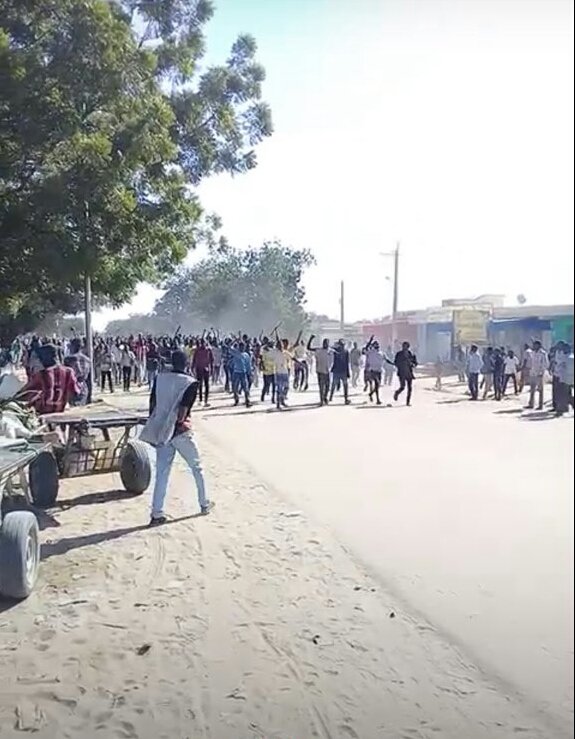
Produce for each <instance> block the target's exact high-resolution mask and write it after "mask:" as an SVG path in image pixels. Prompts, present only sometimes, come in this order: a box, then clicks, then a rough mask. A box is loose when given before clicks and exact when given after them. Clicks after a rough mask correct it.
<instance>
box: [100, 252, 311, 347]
mask: <svg viewBox="0 0 575 739" xmlns="http://www.w3.org/2000/svg"><path fill="white" fill-rule="evenodd" d="M313 262H314V260H313V257H312V255H311V254H310V252H308V251H298V250H295V249H291V248H289V247H285V246H283V245H282V244H281V243H280V242H266V243H265V244H264V245H263V246H262V248H261V249H249V250H247V251H236V250H229V251H228V252H226V253H224V254H221V255H218V256H217V257H212V258H209V259H206V260H204V261H201V262H199V263H198V264H196V265H194V266H193V267H191V268H190V269H187V270H185V271H183V272H181V273H179V274H178V275H177V276H176V277H174V279H173V280H172V281H171V282H170V283H169V287H168V290H167V292H166V293H165V294H164V296H163V297H162V298H161V299H160V300H159V301H158V302H157V303H156V306H155V309H154V312H153V314H152V316H150V317H149V318H148V319H144V318H143V317H133V318H131V319H128V320H127V321H126V322H114V325H113V326H112V325H109V326H108V329H107V331H108V332H110V331H115V332H119V333H122V334H126V333H131V332H133V331H134V329H135V330H138V331H150V332H158V333H172V332H174V331H175V330H176V329H177V328H178V327H179V326H180V327H181V329H182V331H183V332H185V333H188V332H199V331H202V330H203V329H204V328H210V327H211V326H213V327H216V328H218V329H220V330H222V331H224V332H227V331H233V332H237V331H240V330H241V331H247V332H248V333H252V334H259V333H260V331H264V332H266V331H271V329H272V328H273V327H274V326H275V325H277V324H278V323H280V322H281V324H282V331H285V332H286V333H288V334H294V335H295V334H296V333H297V332H298V330H299V329H300V328H302V327H303V326H304V325H305V323H306V314H305V291H304V288H303V287H302V284H301V281H302V276H303V272H304V270H305V268H306V267H308V266H310V265H311V264H313ZM138 326H139V327H138Z"/></svg>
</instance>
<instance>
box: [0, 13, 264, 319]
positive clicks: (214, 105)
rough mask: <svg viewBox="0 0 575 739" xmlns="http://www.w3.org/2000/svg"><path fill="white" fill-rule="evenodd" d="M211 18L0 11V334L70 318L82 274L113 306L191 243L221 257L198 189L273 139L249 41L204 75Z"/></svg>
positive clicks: (238, 168) (250, 162) (157, 276)
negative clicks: (40, 319) (58, 314)
mask: <svg viewBox="0 0 575 739" xmlns="http://www.w3.org/2000/svg"><path fill="white" fill-rule="evenodd" d="M211 15H212V5H211V3H210V2H208V1H207V0H146V2H142V1H141V0H81V1H79V0H4V1H3V3H2V10H1V13H0V295H1V296H2V297H0V312H1V313H2V314H3V315H4V322H5V323H6V316H9V317H11V318H12V319H17V320H19V322H20V323H22V322H27V321H28V322H29V321H30V320H32V318H37V316H38V315H41V314H42V312H46V311H50V312H53V311H54V310H64V311H66V312H74V310H76V309H77V308H78V307H79V305H78V301H79V297H80V294H81V291H82V281H83V276H84V275H85V274H88V275H90V277H91V279H92V284H93V290H94V293H95V294H96V295H97V296H98V297H99V298H100V300H103V301H106V302H108V303H110V304H113V305H119V304H121V303H122V302H125V301H126V300H128V299H129V298H130V297H131V296H132V295H133V292H134V290H135V287H136V285H137V284H138V283H139V282H142V281H148V282H153V283H155V284H159V283H161V282H162V281H163V280H164V279H165V278H166V277H167V276H169V275H171V274H173V272H174V268H175V267H176V265H177V264H179V263H180V262H181V261H182V260H183V258H184V257H185V255H186V254H187V252H188V250H189V249H190V248H193V247H194V246H195V244H196V243H197V242H198V241H200V240H204V239H208V241H209V242H210V244H211V245H212V246H215V247H217V246H218V242H217V240H215V239H214V231H217V228H218V226H219V222H218V221H217V219H215V218H212V217H209V216H208V215H207V214H205V213H203V211H202V208H201V205H200V203H199V200H198V198H197V196H196V194H195V190H194V187H193V186H195V185H197V184H198V183H199V182H200V181H201V180H202V178H204V177H206V176H209V175H210V174H212V173H215V172H222V171H227V172H231V173H233V174H236V173H241V172H244V171H246V170H248V169H250V168H251V167H253V166H255V164H256V158H255V153H254V146H255V145H256V144H257V143H258V142H259V141H261V139H262V138H263V137H265V136H268V135H270V133H271V130H272V128H271V118H270V113H269V109H268V107H267V106H266V105H265V104H264V103H263V102H261V83H262V81H263V79H264V71H263V69H262V67H260V66H259V65H258V64H256V63H255V51H256V46H255V42H254V41H253V39H251V37H248V36H241V37H240V38H239V39H238V40H237V41H236V42H235V43H234V45H233V47H232V51H231V54H230V57H229V58H228V60H227V62H226V64H225V65H222V66H216V67H210V68H207V69H206V70H205V71H203V72H201V71H200V67H199V62H200V60H201V58H202V55H203V52H204V37H203V27H204V25H205V23H206V22H207V20H208V19H209V18H210V17H211ZM142 29H143V30H142ZM0 329H1V326H0Z"/></svg>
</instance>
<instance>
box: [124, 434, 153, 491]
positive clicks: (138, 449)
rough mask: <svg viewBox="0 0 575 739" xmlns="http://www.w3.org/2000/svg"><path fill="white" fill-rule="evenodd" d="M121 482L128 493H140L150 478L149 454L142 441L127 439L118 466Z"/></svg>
mask: <svg viewBox="0 0 575 739" xmlns="http://www.w3.org/2000/svg"><path fill="white" fill-rule="evenodd" d="M120 477H121V478H122V484H123V485H124V487H125V488H126V490H127V491H128V492H129V493H133V494H134V495H141V494H142V493H143V492H144V490H147V488H148V486H149V484H150V480H151V479H152V465H151V464H150V455H149V454H148V450H147V448H146V445H145V444H144V442H143V441H137V440H136V441H129V442H128V443H127V444H126V448H125V449H124V453H123V455H122V464H121V466H120Z"/></svg>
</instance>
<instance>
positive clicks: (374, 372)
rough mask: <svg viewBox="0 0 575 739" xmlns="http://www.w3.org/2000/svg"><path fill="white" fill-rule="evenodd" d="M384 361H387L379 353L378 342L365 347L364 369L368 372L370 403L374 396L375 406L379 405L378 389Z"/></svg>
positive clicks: (381, 353)
mask: <svg viewBox="0 0 575 739" xmlns="http://www.w3.org/2000/svg"><path fill="white" fill-rule="evenodd" d="M386 361H388V360H386V358H385V356H384V355H383V352H381V351H380V349H379V342H378V341H374V342H372V343H371V345H370V344H368V345H367V347H366V349H365V368H366V370H367V372H368V380H369V387H370V390H369V401H370V403H373V396H374V395H375V398H376V403H377V405H381V398H380V397H379V389H380V387H381V374H382V371H383V366H384V363H385V362H386Z"/></svg>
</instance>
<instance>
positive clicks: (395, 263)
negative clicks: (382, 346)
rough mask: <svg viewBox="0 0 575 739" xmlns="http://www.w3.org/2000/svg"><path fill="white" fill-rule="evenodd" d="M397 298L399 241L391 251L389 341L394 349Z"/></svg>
mask: <svg viewBox="0 0 575 739" xmlns="http://www.w3.org/2000/svg"><path fill="white" fill-rule="evenodd" d="M398 300H399V241H398V242H397V245H396V247H395V251H394V253H393V308H392V311H391V321H392V324H391V342H392V349H393V351H395V349H396V346H395V345H396V342H397V301H398Z"/></svg>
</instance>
